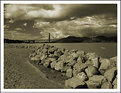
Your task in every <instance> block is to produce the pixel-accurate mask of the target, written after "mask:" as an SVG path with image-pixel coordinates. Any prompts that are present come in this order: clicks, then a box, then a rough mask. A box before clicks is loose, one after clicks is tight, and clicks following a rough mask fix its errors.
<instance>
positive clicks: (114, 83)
mask: <svg viewBox="0 0 121 93" xmlns="http://www.w3.org/2000/svg"><path fill="white" fill-rule="evenodd" d="M114 85H117V77H116V78H115V79H114V81H113V86H114Z"/></svg>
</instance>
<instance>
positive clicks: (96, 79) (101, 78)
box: [89, 75, 107, 85]
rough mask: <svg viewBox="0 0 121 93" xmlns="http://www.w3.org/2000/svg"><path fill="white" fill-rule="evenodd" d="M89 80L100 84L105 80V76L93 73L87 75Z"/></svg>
mask: <svg viewBox="0 0 121 93" xmlns="http://www.w3.org/2000/svg"><path fill="white" fill-rule="evenodd" d="M89 80H90V81H94V82H98V83H99V84H100V85H101V84H102V83H104V82H106V81H107V80H106V78H105V77H104V76H102V75H93V76H92V77H89Z"/></svg>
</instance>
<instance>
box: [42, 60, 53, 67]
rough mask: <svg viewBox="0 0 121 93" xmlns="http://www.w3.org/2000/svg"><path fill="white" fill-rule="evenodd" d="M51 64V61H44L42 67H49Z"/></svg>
mask: <svg viewBox="0 0 121 93" xmlns="http://www.w3.org/2000/svg"><path fill="white" fill-rule="evenodd" d="M51 62H52V61H51V60H49V59H46V60H45V62H44V63H43V66H45V67H49V66H50V63H51Z"/></svg>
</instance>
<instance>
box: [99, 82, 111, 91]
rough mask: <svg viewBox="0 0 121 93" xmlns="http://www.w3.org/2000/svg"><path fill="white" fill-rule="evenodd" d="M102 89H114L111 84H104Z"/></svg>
mask: <svg viewBox="0 0 121 93" xmlns="http://www.w3.org/2000/svg"><path fill="white" fill-rule="evenodd" d="M101 89H112V85H111V83H110V82H104V83H103V84H102V86H101Z"/></svg>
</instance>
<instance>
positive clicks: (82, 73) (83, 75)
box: [75, 72, 87, 81]
mask: <svg viewBox="0 0 121 93" xmlns="http://www.w3.org/2000/svg"><path fill="white" fill-rule="evenodd" d="M75 77H76V78H78V79H79V80H80V81H85V80H86V79H87V75H86V74H85V73H84V72H81V73H78V74H77V75H76V76H75Z"/></svg>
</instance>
